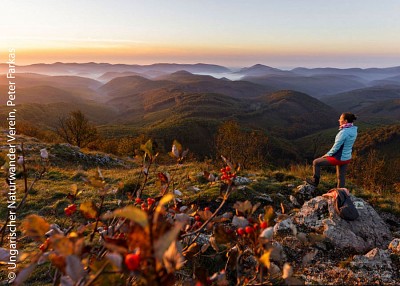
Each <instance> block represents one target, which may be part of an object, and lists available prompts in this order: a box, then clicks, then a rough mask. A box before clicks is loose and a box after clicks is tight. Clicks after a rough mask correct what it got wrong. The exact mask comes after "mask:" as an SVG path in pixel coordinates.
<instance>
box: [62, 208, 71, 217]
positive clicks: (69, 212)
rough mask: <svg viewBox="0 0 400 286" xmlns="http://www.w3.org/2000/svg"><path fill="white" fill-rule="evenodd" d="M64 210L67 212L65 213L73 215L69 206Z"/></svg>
mask: <svg viewBox="0 0 400 286" xmlns="http://www.w3.org/2000/svg"><path fill="white" fill-rule="evenodd" d="M64 212H65V214H66V215H67V216H70V215H72V213H71V210H70V209H69V208H65V209H64Z"/></svg>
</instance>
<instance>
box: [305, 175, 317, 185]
mask: <svg viewBox="0 0 400 286" xmlns="http://www.w3.org/2000/svg"><path fill="white" fill-rule="evenodd" d="M306 182H307V184H309V185H311V186H314V187H318V184H319V178H314V177H313V178H306Z"/></svg>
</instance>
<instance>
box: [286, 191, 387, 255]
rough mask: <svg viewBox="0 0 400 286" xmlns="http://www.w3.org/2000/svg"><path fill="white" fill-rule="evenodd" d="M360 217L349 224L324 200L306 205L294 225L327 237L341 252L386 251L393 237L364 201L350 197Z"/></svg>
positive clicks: (320, 198) (314, 199)
mask: <svg viewBox="0 0 400 286" xmlns="http://www.w3.org/2000/svg"><path fill="white" fill-rule="evenodd" d="M351 199H352V201H353V203H354V204H355V205H356V207H357V210H358V212H359V214H360V216H359V218H358V219H356V220H355V221H346V220H343V219H341V218H340V217H339V215H338V214H337V213H336V212H335V209H334V206H333V200H332V199H331V198H325V197H322V196H318V197H315V198H313V199H311V200H309V201H307V202H306V203H304V205H303V207H302V208H301V210H300V211H299V212H298V213H297V214H296V215H295V216H294V218H293V222H294V223H296V224H298V225H299V226H303V227H306V228H307V229H309V230H311V231H314V232H316V233H318V234H322V235H324V236H325V237H326V238H328V239H329V240H330V241H331V242H332V244H333V245H334V246H335V247H336V248H339V249H349V250H352V251H355V252H357V253H365V252H366V251H369V250H371V249H372V248H375V247H380V248H383V249H386V248H387V246H388V244H389V242H390V240H391V239H392V235H391V233H390V230H389V228H388V226H387V225H386V224H385V223H384V221H383V220H382V219H381V217H380V216H379V215H378V213H377V212H376V211H375V210H374V209H373V208H372V207H371V206H370V205H369V204H368V203H367V202H365V201H364V200H362V199H360V198H356V197H354V196H351Z"/></svg>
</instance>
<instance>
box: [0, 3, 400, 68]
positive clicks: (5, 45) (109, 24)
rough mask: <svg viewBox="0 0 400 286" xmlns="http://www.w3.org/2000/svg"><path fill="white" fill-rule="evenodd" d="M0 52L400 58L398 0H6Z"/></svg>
mask: <svg viewBox="0 0 400 286" xmlns="http://www.w3.org/2000/svg"><path fill="white" fill-rule="evenodd" d="M0 11H1V13H0V28H1V33H0V62H6V61H7V59H8V49H9V48H15V49H16V56H17V64H20V65H25V64H32V63H53V62H109V63H123V64H152V63H159V62H168V63H199V62H202V63H214V64H220V65H224V66H227V67H245V66H251V65H254V64H257V63H260V64H265V65H269V66H273V67H278V68H293V67H298V66H304V67H328V66H329V67H341V68H345V67H361V68H366V67H390V66H400V16H399V15H400V1H399V0H329V1H326V0H241V1H239V0H201V1H200V0H199V1H195V0H141V1H139V0H115V1H111V0H69V1H54V0H31V1H29V0H19V1H9V0H3V1H1V3H0Z"/></svg>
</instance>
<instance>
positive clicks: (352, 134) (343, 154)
mask: <svg viewBox="0 0 400 286" xmlns="http://www.w3.org/2000/svg"><path fill="white" fill-rule="evenodd" d="M356 138H357V126H352V127H348V128H343V129H341V130H340V131H339V133H338V134H337V135H336V138H335V143H334V144H333V146H332V148H331V150H329V151H328V153H326V155H328V156H332V157H335V158H336V159H337V160H340V161H346V160H350V159H351V151H352V149H353V144H354V141H356Z"/></svg>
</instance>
